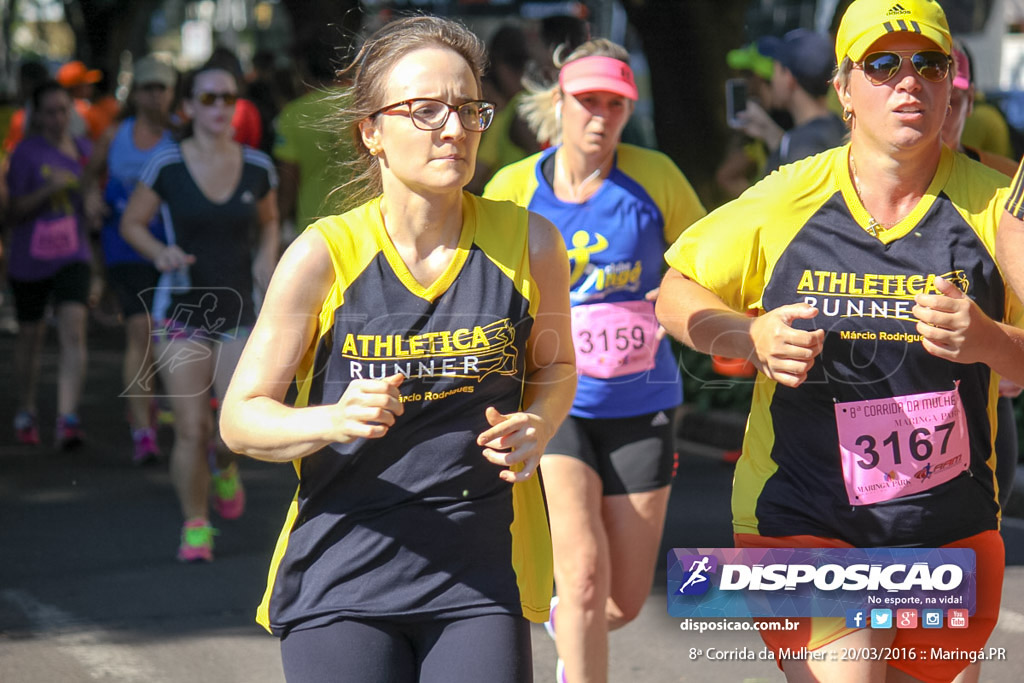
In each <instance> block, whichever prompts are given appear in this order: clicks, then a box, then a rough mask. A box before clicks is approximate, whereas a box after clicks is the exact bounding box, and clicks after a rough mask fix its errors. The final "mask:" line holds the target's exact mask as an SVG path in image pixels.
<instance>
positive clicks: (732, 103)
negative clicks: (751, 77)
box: [725, 78, 747, 128]
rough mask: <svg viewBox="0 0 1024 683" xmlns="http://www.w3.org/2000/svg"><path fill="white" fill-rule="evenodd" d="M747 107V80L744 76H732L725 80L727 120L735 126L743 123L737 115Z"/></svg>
mask: <svg viewBox="0 0 1024 683" xmlns="http://www.w3.org/2000/svg"><path fill="white" fill-rule="evenodd" d="M746 108H747V81H746V79H743V78H730V79H729V80H727V81H726V82H725V120H726V122H727V123H728V124H729V125H730V126H733V127H734V128H738V127H740V126H742V125H743V124H742V123H741V122H740V121H739V119H737V118H736V115H737V114H739V113H740V112H742V111H745V110H746Z"/></svg>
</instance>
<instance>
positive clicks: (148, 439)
mask: <svg viewBox="0 0 1024 683" xmlns="http://www.w3.org/2000/svg"><path fill="white" fill-rule="evenodd" d="M132 443H133V444H134V451H133V452H132V464H133V465H145V464H147V463H151V462H155V461H156V459H157V458H158V457H159V456H160V447H159V446H158V445H157V443H156V430H155V429H153V428H152V427H143V428H142V429H136V430H134V431H133V432H132Z"/></svg>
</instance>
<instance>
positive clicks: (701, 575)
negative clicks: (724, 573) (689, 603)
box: [679, 555, 718, 595]
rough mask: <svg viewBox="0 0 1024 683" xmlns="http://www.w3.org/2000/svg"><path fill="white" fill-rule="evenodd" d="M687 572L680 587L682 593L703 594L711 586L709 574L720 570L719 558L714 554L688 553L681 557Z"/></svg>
mask: <svg viewBox="0 0 1024 683" xmlns="http://www.w3.org/2000/svg"><path fill="white" fill-rule="evenodd" d="M680 562H681V564H682V566H683V568H684V569H685V570H686V573H685V574H684V575H683V585H681V586H680V587H679V594H680V595H703V594H704V593H707V592H708V589H709V588H711V581H710V579H709V578H708V574H714V573H715V572H716V571H717V570H718V558H717V557H715V556H714V555H686V556H684V557H682V558H680Z"/></svg>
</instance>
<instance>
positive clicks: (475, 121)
mask: <svg viewBox="0 0 1024 683" xmlns="http://www.w3.org/2000/svg"><path fill="white" fill-rule="evenodd" d="M399 107H406V113H407V115H408V116H409V118H410V119H412V125H414V126H416V127H417V128H419V129H420V130H440V129H441V128H444V124H446V123H447V122H448V116H449V115H450V114H451V113H452V112H455V113H456V114H457V115H458V117H459V121H460V122H461V123H462V127H463V128H465V129H466V130H470V131H474V132H477V133H479V132H481V131H485V130H487V127H488V126H490V125H491V120H492V119H493V118H494V105H493V104H491V103H490V102H484V101H483V100H474V101H472V102H466V103H465V104H460V105H459V106H455V105H454V104H448V103H447V102H442V101H441V100H432V99H425V98H424V99H416V100H405V101H404V102H395V103H394V104H389V105H388V106H386V107H381V108H380V109H378V110H377V111H375V112H373V113H372V114H370V116H371V117H374V116H377V115H378V114H383V113H385V112H388V111H390V110H392V109H398V108H399Z"/></svg>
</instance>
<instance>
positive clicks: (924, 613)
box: [921, 609, 942, 628]
mask: <svg viewBox="0 0 1024 683" xmlns="http://www.w3.org/2000/svg"><path fill="white" fill-rule="evenodd" d="M921 621H922V624H921V625H922V626H924V627H925V628H942V610H940V609H926V610H921Z"/></svg>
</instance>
